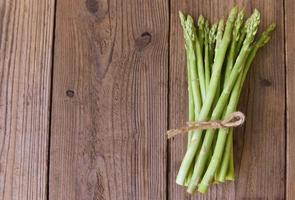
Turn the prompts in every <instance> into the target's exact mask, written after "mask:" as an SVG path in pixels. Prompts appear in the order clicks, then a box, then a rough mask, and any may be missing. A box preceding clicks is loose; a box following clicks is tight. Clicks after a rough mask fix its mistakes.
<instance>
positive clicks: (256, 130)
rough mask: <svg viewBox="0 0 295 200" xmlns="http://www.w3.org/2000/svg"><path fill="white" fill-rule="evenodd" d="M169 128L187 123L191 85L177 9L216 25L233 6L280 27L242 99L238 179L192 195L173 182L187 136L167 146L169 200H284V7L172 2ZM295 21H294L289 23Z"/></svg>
mask: <svg viewBox="0 0 295 200" xmlns="http://www.w3.org/2000/svg"><path fill="white" fill-rule="evenodd" d="M170 4H171V23H170V27H171V29H170V33H171V37H170V70H169V71H170V73H169V83H170V88H169V89H170V90H169V94H170V95H169V102H170V106H169V109H170V115H169V128H175V127H178V126H180V125H183V124H184V122H185V121H186V119H187V107H186V105H187V103H186V102H187V91H186V88H187V85H186V66H185V53H184V43H183V37H182V30H181V27H180V25H179V19H178V10H183V11H185V12H187V13H190V14H192V16H193V17H195V19H196V17H197V16H198V15H200V14H203V15H204V16H206V17H208V18H209V19H210V20H211V21H214V20H216V19H218V18H220V17H222V16H223V17H226V15H227V14H228V11H229V9H230V8H231V7H232V5H233V4H238V5H240V6H242V7H244V8H245V10H246V12H247V13H248V14H250V11H251V10H253V9H254V8H258V9H259V10H260V12H261V17H262V24H261V27H262V28H265V27H266V25H267V24H269V23H271V22H276V23H277V29H276V31H275V32H274V34H273V35H272V39H271V41H270V43H269V44H268V45H267V47H266V48H264V49H263V50H261V51H260V52H259V53H258V55H257V57H256V60H255V62H254V63H253V65H252V70H251V72H250V78H249V80H248V82H247V83H246V87H245V88H244V94H243V95H242V97H241V103H240V108H239V109H240V110H241V111H243V112H245V114H246V116H247V121H246V123H245V125H244V126H243V127H241V128H238V129H236V130H235V135H234V136H235V148H234V151H235V170H236V181H235V182H234V183H227V184H225V185H221V186H213V187H211V189H210V191H209V193H208V194H207V195H206V196H204V195H195V196H194V197H189V196H188V195H187V194H186V193H185V189H184V188H181V187H179V186H177V185H176V184H175V178H176V174H177V171H178V168H179V166H180V162H181V160H182V158H183V155H184V153H185V149H186V144H187V142H186V138H181V137H178V138H175V139H174V140H172V141H171V142H170V144H169V152H170V153H169V158H170V159H169V161H170V163H169V169H168V173H169V180H168V191H169V192H168V194H169V199H284V195H285V156H284V155H285V125H284V123H285V68H284V67H285V65H284V51H283V50H284V21H283V20H284V8H283V6H282V2H279V1H274V0H273V1H266V0H265V1H235V2H233V1H202V0H198V1H195V0H193V1H190V0H187V1H173V0H172V1H171V3H170ZM290 23H291V21H290Z"/></svg>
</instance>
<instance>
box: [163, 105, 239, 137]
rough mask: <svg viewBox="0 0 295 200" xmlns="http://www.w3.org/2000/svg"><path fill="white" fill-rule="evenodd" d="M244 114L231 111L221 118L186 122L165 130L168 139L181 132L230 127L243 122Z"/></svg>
mask: <svg viewBox="0 0 295 200" xmlns="http://www.w3.org/2000/svg"><path fill="white" fill-rule="evenodd" d="M244 121H245V115H244V114H243V113H242V112H240V111H237V112H233V113H231V114H229V115H228V116H227V117H226V118H225V119H223V120H211V121H207V122H187V123H186V124H187V126H185V127H181V128H178V129H171V130H168V131H167V133H166V134H167V137H168V139H170V138H172V137H174V136H176V135H179V134H183V133H187V132H189V131H192V130H197V129H217V128H230V127H237V126H240V125H242V124H243V123H244Z"/></svg>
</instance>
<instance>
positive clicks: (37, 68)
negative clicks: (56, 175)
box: [0, 0, 54, 200]
mask: <svg viewBox="0 0 295 200" xmlns="http://www.w3.org/2000/svg"><path fill="white" fill-rule="evenodd" d="M53 22H54V0H49V1H46V2H45V1H38V0H23V1H15V0H11V1H0V66H1V67H0V199H3V200H4V199H5V200H12V199H13V200H17V199H19V200H42V199H47V194H46V191H47V153H48V133H49V104H50V81H51V52H52V37H53Z"/></svg>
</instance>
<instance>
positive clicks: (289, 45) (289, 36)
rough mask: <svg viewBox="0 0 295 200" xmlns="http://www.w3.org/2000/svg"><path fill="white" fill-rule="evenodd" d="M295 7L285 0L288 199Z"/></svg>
mask: <svg viewBox="0 0 295 200" xmlns="http://www.w3.org/2000/svg"><path fill="white" fill-rule="evenodd" d="M294 9H295V5H294V2H293V1H289V0H286V1H285V12H286V13H285V20H286V21H285V26H286V27H285V31H286V33H285V35H286V40H285V41H286V52H285V53H286V78H287V152H286V153H287V164H286V165H287V177H286V178H287V181H286V199H288V200H292V199H295V147H294V142H295V136H294V130H295V129H294V128H295V118H294V116H295V106H294V100H295V80H294V75H295V69H294V66H295V58H294V53H295V43H294V42H295V40H294V34H295V27H294V20H295V15H294V12H293V11H294Z"/></svg>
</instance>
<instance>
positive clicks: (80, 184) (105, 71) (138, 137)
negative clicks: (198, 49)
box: [49, 0, 169, 200]
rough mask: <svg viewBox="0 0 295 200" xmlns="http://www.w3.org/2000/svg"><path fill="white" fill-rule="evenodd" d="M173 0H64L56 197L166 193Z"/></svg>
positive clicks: (56, 98) (54, 156)
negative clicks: (169, 60) (169, 41)
mask: <svg viewBox="0 0 295 200" xmlns="http://www.w3.org/2000/svg"><path fill="white" fill-rule="evenodd" d="M168 20H169V9H168V2H167V1H153V2H149V1H143V0H142V1H140V0H128V1H106V0H97V1H95V0H86V1H78V0H74V1H73V0H57V18H56V40H55V41H56V42H55V51H54V77H53V104H52V133H51V151H50V155H51V157H50V161H51V163H50V182H49V198H50V199H112V200H115V199H120V200H121V199H128V200H129V199H165V197H166V139H165V136H164V133H165V131H166V129H167V102H168V99H167V93H168V88H167V83H168V34H169V31H168V28H169V23H168Z"/></svg>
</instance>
